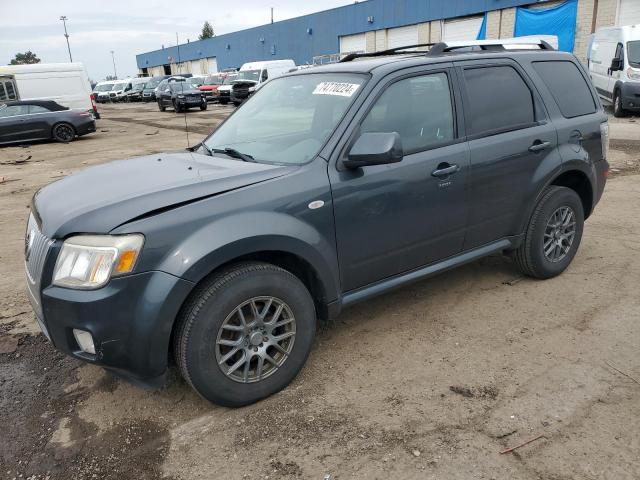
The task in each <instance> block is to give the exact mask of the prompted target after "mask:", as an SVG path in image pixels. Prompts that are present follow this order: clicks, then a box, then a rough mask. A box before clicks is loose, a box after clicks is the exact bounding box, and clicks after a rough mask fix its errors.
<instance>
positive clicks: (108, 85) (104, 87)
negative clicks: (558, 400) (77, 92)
mask: <svg viewBox="0 0 640 480" xmlns="http://www.w3.org/2000/svg"><path fill="white" fill-rule="evenodd" d="M114 83H116V82H115V81H114V80H106V81H104V82H98V83H96V86H95V87H93V93H94V95H95V99H96V102H98V103H105V102H109V101H110V100H111V99H110V98H109V92H110V91H111V89H112V88H113V84H114Z"/></svg>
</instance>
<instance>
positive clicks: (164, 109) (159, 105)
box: [158, 102, 167, 112]
mask: <svg viewBox="0 0 640 480" xmlns="http://www.w3.org/2000/svg"><path fill="white" fill-rule="evenodd" d="M158 110H160V111H161V112H164V111H166V110H167V107H165V106H164V103H163V102H158Z"/></svg>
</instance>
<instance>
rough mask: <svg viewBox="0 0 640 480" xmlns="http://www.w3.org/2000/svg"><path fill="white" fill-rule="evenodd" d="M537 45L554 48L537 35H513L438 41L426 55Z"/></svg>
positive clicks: (501, 49) (547, 48) (541, 48)
mask: <svg viewBox="0 0 640 480" xmlns="http://www.w3.org/2000/svg"><path fill="white" fill-rule="evenodd" d="M534 45H535V46H537V47H538V48H539V49H540V50H555V48H553V46H552V45H551V44H549V42H547V41H546V40H543V39H541V38H538V37H520V38H518V37H515V38H505V39H502V40H470V41H459V42H449V43H447V42H439V43H436V44H435V45H434V46H432V47H431V48H430V49H429V51H428V52H427V55H440V54H442V53H447V52H453V51H455V50H458V49H463V48H472V47H478V49H479V50H494V51H495V50H499V51H503V50H509V48H508V47H510V46H511V47H513V48H512V49H518V48H522V47H526V46H534Z"/></svg>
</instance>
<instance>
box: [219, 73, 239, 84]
mask: <svg viewBox="0 0 640 480" xmlns="http://www.w3.org/2000/svg"><path fill="white" fill-rule="evenodd" d="M236 78H238V75H227V76H226V77H225V79H224V81H223V82H222V85H230V84H231V83H232V82H233V81H234V80H235V79H236Z"/></svg>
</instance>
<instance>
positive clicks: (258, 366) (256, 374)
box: [215, 296, 296, 383]
mask: <svg viewBox="0 0 640 480" xmlns="http://www.w3.org/2000/svg"><path fill="white" fill-rule="evenodd" d="M295 337H296V320H295V318H294V316H293V313H292V312H291V308H289V306H288V305H287V304H286V303H285V302H283V301H282V300H280V299H278V298H276V297H269V296H261V297H253V298H251V299H249V300H247V301H245V302H243V303H242V304H240V305H238V306H237V307H236V308H235V309H234V310H233V311H232V312H231V313H230V314H229V315H228V316H227V318H225V320H224V322H223V323H222V325H221V327H220V330H219V331H218V337H217V339H216V346H215V352H216V361H217V362H218V366H219V367H220V369H221V370H222V372H223V373H224V374H225V375H226V376H227V377H228V378H230V379H231V380H234V381H236V382H240V383H253V382H259V381H260V380H264V379H265V378H267V377H269V376H270V375H272V374H273V373H275V372H276V371H277V370H278V369H279V368H280V367H281V366H282V365H283V364H284V362H285V361H286V360H287V357H288V356H289V354H290V353H291V350H292V349H293V344H294V342H295Z"/></svg>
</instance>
